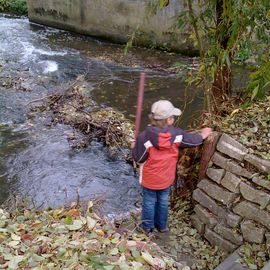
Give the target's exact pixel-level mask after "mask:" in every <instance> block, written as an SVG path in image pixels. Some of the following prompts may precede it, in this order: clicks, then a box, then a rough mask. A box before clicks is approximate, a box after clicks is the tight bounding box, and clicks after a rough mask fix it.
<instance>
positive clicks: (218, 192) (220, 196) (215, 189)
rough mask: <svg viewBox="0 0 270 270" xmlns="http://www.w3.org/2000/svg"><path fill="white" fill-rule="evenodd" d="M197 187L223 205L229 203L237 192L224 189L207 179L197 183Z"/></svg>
mask: <svg viewBox="0 0 270 270" xmlns="http://www.w3.org/2000/svg"><path fill="white" fill-rule="evenodd" d="M198 187H199V188H200V189H201V190H203V191H204V192H205V193H206V194H208V195H209V196H210V197H212V198H214V199H215V200H217V201H219V202H221V203H223V204H225V205H229V204H231V203H232V202H233V201H234V200H235V198H236V197H237V194H234V193H231V192H229V191H226V190H225V189H224V188H222V187H219V186H218V185H216V184H213V183H211V182H210V181H209V180H207V179H203V180H201V181H200V182H199V184H198Z"/></svg>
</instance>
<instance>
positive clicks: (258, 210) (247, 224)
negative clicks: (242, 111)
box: [191, 134, 270, 252]
mask: <svg viewBox="0 0 270 270" xmlns="http://www.w3.org/2000/svg"><path fill="white" fill-rule="evenodd" d="M214 148H215V150H216V152H214ZM213 152H214V154H213V156H212V157H211V160H210V161H209V163H208V164H207V162H208V161H207V162H206V163H205V164H206V165H205V167H203V168H201V169H202V171H204V172H206V173H204V175H206V176H203V177H201V178H200V179H202V180H201V181H200V182H199V183H198V185H197V189H196V190H195V191H194V192H193V199H194V200H195V201H196V202H197V203H198V204H196V206H195V208H194V211H195V214H194V215H193V216H192V217H191V220H192V223H193V224H194V226H195V227H196V228H197V230H198V231H200V232H201V234H204V237H205V238H206V239H207V240H208V241H209V242H210V243H211V244H212V245H216V246H219V247H220V248H222V249H224V250H226V251H229V252H231V251H233V250H234V249H236V248H237V247H238V246H240V245H242V244H243V243H244V242H250V243H258V244H261V243H266V244H267V245H268V246H269V248H270V181H269V180H267V174H269V173H270V160H263V159H260V158H259V157H256V156H254V155H251V154H249V150H248V149H247V148H246V147H245V146H243V145H242V144H241V143H239V142H237V141H236V140H235V139H233V138H231V137H230V136H229V135H227V134H222V136H220V137H219V141H218V142H217V144H215V145H214V146H213V147H212V152H211V153H213ZM206 153H208V152H206ZM202 155H203V154H202ZM208 156H209V153H208ZM205 177H206V178H205Z"/></svg>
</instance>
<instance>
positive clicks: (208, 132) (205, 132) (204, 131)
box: [201, 128, 212, 139]
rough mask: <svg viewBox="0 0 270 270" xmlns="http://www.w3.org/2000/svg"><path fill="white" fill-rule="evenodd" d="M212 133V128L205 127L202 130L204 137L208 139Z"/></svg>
mask: <svg viewBox="0 0 270 270" xmlns="http://www.w3.org/2000/svg"><path fill="white" fill-rule="evenodd" d="M210 134H212V128H203V129H202V130H201V135H202V138H203V139H206V138H207V137H208V136H209V135H210Z"/></svg>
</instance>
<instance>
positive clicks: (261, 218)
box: [233, 201, 270, 229]
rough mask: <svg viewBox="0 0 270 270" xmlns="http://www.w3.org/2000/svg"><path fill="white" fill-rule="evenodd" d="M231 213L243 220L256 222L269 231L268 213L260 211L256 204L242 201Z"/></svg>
mask: <svg viewBox="0 0 270 270" xmlns="http://www.w3.org/2000/svg"><path fill="white" fill-rule="evenodd" d="M233 211H234V212H235V213H236V214H238V215H240V216H241V217H243V218H246V219H251V220H256V221H257V222H259V223H260V224H262V225H263V226H265V227H266V228H268V229H270V212H268V211H265V210H262V209H260V208H259V207H258V206H257V205H256V204H254V203H251V202H248V201H243V202H240V203H238V204H237V205H236V206H235V207H234V209H233Z"/></svg>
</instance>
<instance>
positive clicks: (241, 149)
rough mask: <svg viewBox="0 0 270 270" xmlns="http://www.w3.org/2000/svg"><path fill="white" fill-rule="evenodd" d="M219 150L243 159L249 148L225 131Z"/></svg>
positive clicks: (218, 146) (218, 145) (220, 140)
mask: <svg viewBox="0 0 270 270" xmlns="http://www.w3.org/2000/svg"><path fill="white" fill-rule="evenodd" d="M217 150H218V151H219V152H221V153H224V154H226V155H228V156H229V157H232V158H235V159H237V160H239V161H242V160H243V159H244V157H245V155H246V154H247V153H248V149H247V148H246V147H245V146H243V145H242V144H241V143H239V142H238V141H236V140H235V139H233V138H232V137H230V136H229V135H227V134H225V133H223V134H222V136H221V137H220V139H219V142H218V144H217Z"/></svg>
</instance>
